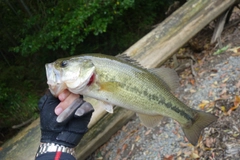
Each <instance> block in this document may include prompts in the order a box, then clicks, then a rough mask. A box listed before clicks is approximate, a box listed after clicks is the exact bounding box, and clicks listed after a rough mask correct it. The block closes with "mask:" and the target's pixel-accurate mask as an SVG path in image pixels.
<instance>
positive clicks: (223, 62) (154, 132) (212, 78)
mask: <svg viewBox="0 0 240 160" xmlns="http://www.w3.org/2000/svg"><path fill="white" fill-rule="evenodd" d="M239 19H240V12H239V10H238V9H236V10H234V13H233V14H232V16H231V19H230V22H229V24H227V25H226V27H225V29H224V31H223V33H222V36H221V40H220V43H219V42H218V43H214V44H210V40H211V36H212V33H213V27H212V26H214V23H212V24H210V25H208V26H206V27H205V28H204V29H203V30H202V31H201V32H200V33H199V34H197V35H196V36H195V37H194V38H193V39H191V40H190V41H189V43H188V44H186V45H185V46H184V47H183V48H181V49H180V50H179V51H178V53H177V57H178V62H179V65H178V67H177V72H178V73H179V76H180V84H181V86H180V87H179V88H178V90H177V92H176V96H177V97H178V98H179V99H181V100H182V101H183V102H185V103H186V104H187V105H188V106H190V107H193V108H195V109H199V110H204V111H206V112H210V113H212V114H214V115H216V116H218V117H219V118H218V120H217V122H214V123H213V124H211V125H210V126H209V127H207V128H205V129H204V131H203V132H202V136H201V137H200V140H199V143H198V145H197V146H192V145H191V144H190V143H188V142H187V140H186V138H185V137H184V135H183V132H182V130H181V127H180V125H179V124H178V123H177V122H176V121H174V120H172V119H170V118H165V119H164V120H163V121H162V123H161V124H159V126H158V127H155V128H146V127H144V126H143V125H142V124H141V122H140V121H139V119H138V118H137V117H134V118H133V119H132V120H131V121H130V122H128V123H127V124H126V125H125V126H123V127H122V129H121V130H119V131H118V132H117V133H115V134H114V135H113V136H112V137H111V139H110V140H109V141H108V142H107V143H106V144H104V145H102V146H101V147H100V148H99V149H98V150H96V151H95V152H94V153H93V154H92V155H91V156H90V157H88V158H87V160H119V159H122V160H155V159H156V160H159V159H164V160H173V159H177V160H182V159H210V160H211V159H217V160H219V159H240V120H239V116H238V115H239V114H240V108H239V104H240V24H239ZM237 21H238V23H236V22H237ZM165 65H166V66H168V67H173V66H174V65H175V64H174V63H173V61H172V60H169V61H168V62H167V63H166V64H165Z"/></svg>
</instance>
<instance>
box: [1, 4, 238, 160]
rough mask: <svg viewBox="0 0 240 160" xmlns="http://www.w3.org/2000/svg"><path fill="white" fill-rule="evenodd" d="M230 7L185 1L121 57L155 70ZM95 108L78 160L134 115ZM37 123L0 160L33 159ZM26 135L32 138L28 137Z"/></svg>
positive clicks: (5, 148) (4, 148)
mask: <svg viewBox="0 0 240 160" xmlns="http://www.w3.org/2000/svg"><path fill="white" fill-rule="evenodd" d="M233 3H235V0H217V1H207V0H191V1H188V2H187V3H186V4H185V5H183V6H182V7H181V8H179V9H178V10H177V11H176V12H174V13H173V14H172V15H171V16H169V17H168V18H167V19H166V20H165V21H163V22H162V23H161V24H159V25H158V26H157V27H156V28H155V29H154V30H153V31H151V32H150V33H149V34H147V35H146V36H144V37H143V38H142V39H140V40H139V41H138V42H136V43H135V44H134V45H133V46H131V47H130V48H129V49H128V50H126V51H125V52H124V53H125V54H127V55H129V56H130V57H132V58H134V59H136V60H137V61H138V62H139V63H140V64H142V66H144V67H146V68H153V67H156V66H159V65H161V64H163V63H164V62H165V61H166V60H167V59H168V58H169V57H171V56H172V55H173V54H174V53H175V52H176V51H177V50H178V49H179V48H180V47H181V46H183V45H184V44H185V43H186V42H187V41H188V40H189V39H191V38H192V37H193V36H194V35H195V34H196V33H198V32H199V31H200V30H201V29H202V28H204V27H205V26H206V25H207V24H208V23H209V22H210V21H212V20H213V19H215V18H216V17H217V16H218V15H220V14H221V13H222V12H224V11H225V10H226V9H227V8H228V7H230V6H231V5H232V4H233ZM92 103H93V104H94V107H96V106H99V105H98V104H97V103H96V102H92ZM99 107H100V106H99ZM99 107H97V108H96V111H95V113H94V115H93V117H92V119H91V122H90V124H89V127H90V129H89V132H88V133H87V134H86V135H85V136H84V138H83V139H82V141H81V142H80V144H79V145H78V146H77V147H76V152H77V158H78V159H85V158H86V157H88V156H89V155H90V154H91V153H92V152H93V151H94V150H96V149H97V148H98V147H99V146H101V145H102V144H103V143H105V142H106V141H107V140H108V139H109V138H110V137H111V136H112V134H114V132H116V131H117V130H119V129H120V128H121V127H122V126H123V125H124V124H125V123H126V122H127V121H129V119H131V117H132V116H133V115H134V113H133V112H131V111H128V110H125V109H122V108H115V110H114V113H113V114H106V112H105V111H103V110H101V109H99ZM38 123H39V122H38V120H37V121H35V122H33V123H32V124H31V125H30V126H29V127H28V128H27V129H25V130H23V131H22V132H21V133H19V135H18V136H16V137H14V138H13V139H12V140H10V141H9V142H8V143H6V144H4V145H3V146H2V151H0V159H18V160H23V159H26V157H27V158H28V159H34V155H35V152H36V150H37V147H38V145H39V135H40V134H39V131H40V130H39V128H38V126H36V124H38ZM36 128H38V130H36ZM29 133H33V134H31V135H30V136H29ZM31 143H32V144H31ZM24 144H31V145H24ZM23 146H24V147H23Z"/></svg>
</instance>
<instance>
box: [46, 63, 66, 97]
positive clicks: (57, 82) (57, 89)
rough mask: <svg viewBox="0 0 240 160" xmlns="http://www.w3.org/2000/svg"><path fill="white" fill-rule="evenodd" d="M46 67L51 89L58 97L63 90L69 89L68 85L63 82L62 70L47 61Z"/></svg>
mask: <svg viewBox="0 0 240 160" xmlns="http://www.w3.org/2000/svg"><path fill="white" fill-rule="evenodd" d="M45 68H46V76H47V84H48V86H49V90H50V92H51V93H52V94H53V95H54V96H56V97H57V96H58V95H59V94H60V93H61V92H62V91H63V90H65V89H67V86H66V84H65V83H64V82H62V80H61V74H60V72H59V71H58V70H56V69H55V68H54V66H53V64H52V63H47V64H46V65H45Z"/></svg>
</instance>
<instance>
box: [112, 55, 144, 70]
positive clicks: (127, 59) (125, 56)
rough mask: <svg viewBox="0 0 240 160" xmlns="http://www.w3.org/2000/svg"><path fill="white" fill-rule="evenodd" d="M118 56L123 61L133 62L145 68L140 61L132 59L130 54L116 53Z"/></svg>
mask: <svg viewBox="0 0 240 160" xmlns="http://www.w3.org/2000/svg"><path fill="white" fill-rule="evenodd" d="M116 58H118V59H120V60H122V61H125V62H127V63H131V64H133V65H135V66H138V67H141V68H144V67H143V66H142V65H141V64H140V63H139V62H138V61H136V60H134V59H132V58H131V57H130V56H128V55H126V54H118V55H116Z"/></svg>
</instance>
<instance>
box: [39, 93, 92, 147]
mask: <svg viewBox="0 0 240 160" xmlns="http://www.w3.org/2000/svg"><path fill="white" fill-rule="evenodd" d="M66 97H68V96H66ZM66 97H65V99H64V98H63V99H64V100H66V99H67V98H66ZM73 97H74V96H73ZM69 102H70V103H72V102H71V101H69ZM69 102H64V101H62V102H61V101H60V100H59V99H58V98H56V97H54V96H53V95H52V94H51V93H50V92H48V93H47V94H45V95H44V96H43V97H42V98H41V99H40V101H39V103H38V106H39V110H40V122H41V133H42V135H41V142H42V143H56V144H60V145H63V146H66V147H69V148H73V147H75V146H76V145H77V144H78V143H79V141H80V140H81V138H82V137H83V135H84V134H85V132H86V131H87V129H88V128H87V125H88V123H89V121H90V118H91V116H92V112H93V108H92V106H91V105H90V104H89V103H88V102H84V101H83V100H82V99H80V101H79V102H81V103H80V104H79V106H78V107H77V108H76V110H75V111H78V110H79V109H80V108H81V107H83V108H84V106H85V105H87V108H88V110H87V111H85V110H82V111H83V112H84V113H83V114H75V112H72V114H71V115H70V116H69V118H67V119H66V120H65V121H64V122H63V123H58V122H57V121H56V119H57V117H58V115H57V114H56V113H55V112H56V110H55V107H56V106H58V107H59V106H60V107H61V105H62V106H64V107H65V106H66V104H68V103H69ZM64 104H65V105H64ZM89 108H92V109H89Z"/></svg>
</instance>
